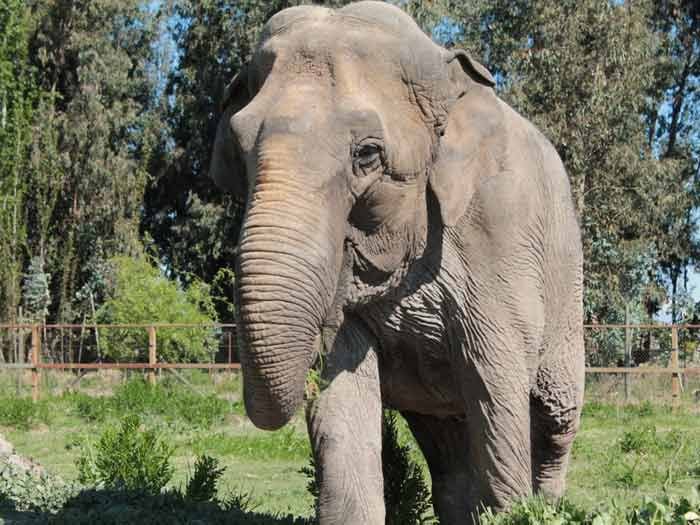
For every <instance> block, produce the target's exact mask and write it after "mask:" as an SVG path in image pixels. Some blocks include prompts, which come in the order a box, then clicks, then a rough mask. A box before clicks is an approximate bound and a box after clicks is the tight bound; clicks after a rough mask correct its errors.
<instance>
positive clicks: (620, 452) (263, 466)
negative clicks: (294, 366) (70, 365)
mask: <svg viewBox="0 0 700 525" xmlns="http://www.w3.org/2000/svg"><path fill="white" fill-rule="evenodd" d="M187 381H188V383H189V384H190V385H191V387H186V386H184V385H183V384H181V383H180V382H175V381H174V380H165V379H163V380H162V381H161V383H160V385H159V386H158V387H157V388H156V389H151V388H149V387H148V386H147V385H145V384H143V383H142V382H126V383H122V382H119V381H117V382H115V383H114V384H113V385H112V387H111V388H110V390H109V391H108V392H106V394H108V395H103V396H100V395H96V394H97V393H98V392H96V389H97V384H91V383H92V381H91V380H90V378H88V380H87V381H84V382H83V385H89V386H88V387H86V389H87V390H88V392H91V395H88V394H86V393H84V392H83V393H74V394H67V395H62V396H46V398H45V399H44V400H42V402H41V403H39V404H37V405H33V404H32V403H31V402H29V401H26V400H24V399H17V398H16V397H13V395H12V394H13V392H12V391H9V392H7V395H4V396H3V395H1V394H0V434H2V435H3V436H5V437H6V438H7V439H8V440H9V441H10V442H12V443H13V444H14V446H15V447H16V448H17V450H18V451H19V453H20V454H23V455H25V456H29V457H32V458H34V459H36V460H37V461H38V462H39V463H41V464H42V465H43V466H45V467H46V468H47V469H48V471H49V472H51V473H54V474H57V475H59V476H60V477H61V478H63V479H64V480H66V481H68V482H71V481H75V480H76V479H77V476H78V471H77V468H76V460H77V458H78V457H79V456H80V455H81V452H82V450H84V447H85V444H86V443H88V442H90V441H91V440H94V439H96V436H99V435H100V434H101V433H102V432H103V430H104V429H105V428H106V427H107V426H108V425H113V424H114V423H115V422H116V421H118V420H120V418H121V417H123V416H124V415H125V414H129V413H136V414H138V415H139V416H140V417H141V421H142V423H143V425H144V426H146V427H149V428H151V427H152V428H157V429H158V430H160V431H162V432H163V433H164V435H166V436H167V437H168V440H169V443H170V444H171V445H172V446H173V447H174V451H173V459H172V463H173V466H174V469H175V476H174V477H173V479H172V481H171V482H170V485H169V487H171V488H172V487H181V488H184V486H185V484H186V480H187V479H188V478H189V477H191V475H192V473H193V471H194V463H195V457H196V456H197V455H200V454H207V455H209V456H213V457H215V458H217V459H218V460H219V462H220V466H221V467H224V469H225V470H224V472H223V474H222V476H221V479H220V480H219V488H220V494H222V495H223V496H224V497H225V496H226V495H227V494H228V495H230V494H234V493H239V492H245V493H249V494H251V497H252V500H253V501H255V502H256V504H257V505H258V507H256V510H259V511H260V512H267V513H281V514H284V515H286V514H292V515H294V516H308V515H310V514H311V513H312V504H313V503H312V497H311V495H310V494H309V493H308V492H307V490H306V483H307V479H306V477H305V476H304V475H303V474H301V473H300V472H299V471H300V469H301V468H302V467H304V466H305V465H307V463H308V458H309V445H308V439H307V436H306V430H305V425H304V423H303V420H302V418H297V419H296V420H294V421H293V423H292V425H291V426H288V427H286V428H284V429H282V430H279V431H277V432H263V431H260V430H258V429H256V428H254V427H253V426H252V424H251V423H250V422H249V421H248V420H247V419H246V417H245V415H244V413H243V410H242V407H241V403H240V384H239V382H238V379H237V377H236V376H225V377H224V378H223V379H222V380H219V381H216V382H215V383H214V384H212V381H210V379H209V376H208V375H207V374H206V373H197V372H192V373H191V374H189V375H188V376H187ZM13 388H14V387H13ZM193 389H194V390H193ZM637 389H638V390H640V391H641V390H642V389H641V387H640V386H639V385H637ZM195 390H196V392H195ZM688 395H689V398H690V392H689V393H688ZM591 397H592V398H593V399H594V401H591V402H589V403H588V404H587V405H586V407H585V409H584V414H583V418H582V426H581V430H580V432H579V434H578V437H577V439H576V441H575V444H574V449H573V454H572V459H571V465H570V470H569V478H568V491H567V499H568V501H569V502H570V503H571V505H573V507H572V508H576V509H586V511H594V510H595V509H597V508H600V507H601V504H603V503H605V505H607V506H610V505H614V506H616V507H617V508H620V509H626V508H628V507H630V506H631V505H638V504H640V502H641V501H642V498H643V497H644V496H650V497H658V496H659V495H660V494H661V493H665V494H666V495H667V496H668V497H671V498H673V497H680V496H683V495H687V494H688V493H689V492H690V490H691V489H692V488H693V487H695V486H697V485H698V483H700V419H699V418H698V417H697V414H696V412H697V409H696V407H697V406H696V405H694V404H693V402H692V401H690V400H687V401H686V402H685V403H684V407H683V408H682V409H681V410H680V411H678V412H673V411H671V410H670V409H669V408H668V407H666V406H662V405H655V404H652V403H651V402H648V401H647V402H641V403H636V404H633V405H627V406H625V405H620V404H612V403H609V402H604V401H601V400H600V399H602V398H601V397H600V396H591ZM399 431H400V434H401V439H403V440H404V441H406V440H409V439H410V438H409V432H408V429H407V428H406V426H405V424H401V425H400V426H399ZM411 446H412V450H413V453H414V454H415V455H416V456H419V452H418V450H417V447H416V446H415V444H412V445H411ZM423 464H424V463H423ZM533 505H534V506H533ZM524 508H526V509H529V510H527V512H531V511H532V512H533V513H534V514H537V513H538V512H543V513H545V514H546V513H547V512H549V511H548V510H546V509H545V508H544V507H542V506H541V505H539V506H538V504H537V503H533V504H530V506H529V507H528V506H527V505H526V506H525V507H524ZM533 509H534V510H533ZM565 510H566V509H565ZM571 512H573V511H571ZM513 523H515V522H513ZM517 523H521V522H520V521H517ZM522 523H527V522H522ZM542 523H549V522H547V521H543V522H542Z"/></svg>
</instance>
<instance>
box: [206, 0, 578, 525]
mask: <svg viewBox="0 0 700 525" xmlns="http://www.w3.org/2000/svg"><path fill="white" fill-rule="evenodd" d="M493 87H494V79H493V77H492V76H491V74H490V73H489V72H488V71H487V70H486V68H485V67H484V66H482V65H481V64H479V63H478V62H476V61H475V60H474V59H473V58H472V57H471V56H469V54H467V53H466V52H465V51H462V50H446V49H444V48H442V47H440V46H438V45H437V44H435V43H433V42H432V41H431V40H430V38H428V37H427V36H426V35H425V34H424V33H423V32H422V31H421V30H420V29H419V27H418V26H417V25H416V23H415V22H414V21H413V20H412V19H411V18H410V17H409V16H408V15H406V14H405V13H403V12H402V11H401V10H400V9H399V8H397V7H394V6H392V5H389V4H386V3H382V2H358V3H354V4H350V5H347V6H345V7H343V8H342V9H338V10H331V9H327V8H324V7H319V6H302V7H293V8H289V9H286V10H284V11H281V12H280V13H278V14H276V15H275V16H273V17H272V18H271V19H270V20H269V21H268V22H267V24H266V25H265V27H264V28H263V31H262V35H261V38H260V42H259V45H258V46H257V48H256V51H255V53H254V55H253V57H252V59H251V61H250V63H249V64H247V65H246V66H245V67H244V68H243V69H242V70H241V71H240V72H239V73H238V75H237V76H236V77H235V78H234V79H233V80H232V81H231V83H230V85H229V86H228V87H227V90H226V93H225V95H224V98H225V102H224V110H223V116H222V118H221V120H220V123H219V127H218V131H217V137H216V141H215V144H214V150H213V157H212V161H211V168H210V172H211V176H212V177H213V178H214V180H215V181H216V183H217V184H218V185H219V186H220V187H221V188H223V189H225V190H228V191H231V192H233V193H235V194H237V195H238V196H240V197H241V199H243V200H245V202H246V211H245V216H244V219H243V223H242V228H241V232H240V239H239V246H238V252H237V256H236V259H237V260H236V261H235V268H236V276H237V284H236V301H237V304H238V309H237V322H238V326H239V343H240V347H241V363H242V368H243V377H244V398H245V405H246V409H247V412H248V415H249V417H250V418H251V420H252V421H253V423H254V424H255V425H257V426H258V427H260V428H263V429H276V428H278V427H281V426H282V425H284V424H285V423H287V422H288V421H289V420H290V418H291V417H292V416H293V415H294V414H295V413H297V411H298V409H299V408H300V406H301V405H302V403H303V402H304V399H305V385H306V380H307V376H308V374H309V371H310V369H312V368H314V367H316V369H320V375H321V380H320V382H319V384H320V389H319V391H318V393H317V395H315V396H310V397H309V396H307V422H308V429H309V435H310V438H311V442H312V448H313V451H314V455H315V458H316V464H317V479H318V482H319V485H320V497H319V505H318V507H319V508H318V509H317V510H318V514H319V520H320V523H321V524H323V525H326V524H340V523H342V524H365V525H367V524H383V523H384V520H385V510H384V502H383V489H382V488H383V480H382V465H381V453H380V452H381V451H380V448H381V441H382V440H381V412H382V405H384V406H387V407H393V408H395V409H397V410H399V411H400V412H401V413H402V414H403V415H404V417H405V418H406V420H407V421H408V424H409V426H410V428H411V431H412V432H413V434H414V435H415V437H416V440H417V442H418V444H419V446H420V448H421V449H422V451H423V453H424V454H425V457H426V460H427V463H428V466H429V469H430V474H431V478H432V484H433V500H434V506H435V510H436V513H437V514H438V516H439V518H440V520H441V523H442V524H443V525H450V524H461V523H468V522H471V520H472V519H474V518H473V515H474V513H475V512H476V511H478V510H479V509H480V507H481V506H482V505H489V506H492V507H493V508H495V509H503V508H506V507H507V506H508V504H509V502H511V501H513V500H514V499H515V498H518V497H520V496H526V495H528V494H531V493H532V492H541V493H544V494H545V495H547V496H550V497H558V496H560V495H561V494H562V491H563V490H564V483H565V474H566V470H567V464H568V460H569V454H570V451H571V445H572V441H573V439H574V435H575V434H576V431H577V428H578V425H579V415H580V411H581V406H582V402H583V385H584V358H583V335H582V249H581V241H580V231H579V226H578V223H577V218H576V215H575V211H574V208H573V204H572V198H571V192H570V188H569V183H568V179H567V175H566V172H565V171H564V168H563V166H562V163H561V161H560V159H559V157H558V155H557V153H556V152H555V150H554V148H553V147H552V145H551V144H550V143H549V142H548V141H547V140H546V139H545V138H544V136H543V135H541V134H540V133H539V132H538V131H537V130H536V129H535V128H534V126H533V125H532V124H530V123H529V122H528V121H527V120H525V119H524V118H523V117H521V116H520V115H518V114H517V113H516V112H515V111H514V110H513V109H511V108H510V107H509V106H507V105H506V104H505V103H504V102H502V101H501V100H500V99H499V98H498V97H497V96H496V94H495V92H494V90H493Z"/></svg>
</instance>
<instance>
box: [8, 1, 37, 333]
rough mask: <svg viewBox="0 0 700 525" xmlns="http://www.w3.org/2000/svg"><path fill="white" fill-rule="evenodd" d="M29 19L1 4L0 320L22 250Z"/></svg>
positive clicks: (16, 289)
mask: <svg viewBox="0 0 700 525" xmlns="http://www.w3.org/2000/svg"><path fill="white" fill-rule="evenodd" d="M31 24H32V20H31V16H30V13H29V11H28V10H27V9H26V8H25V5H24V2H23V1H22V0H6V1H5V2H3V4H2V5H0V322H3V321H14V320H16V319H17V312H18V306H19V304H20V298H21V280H22V270H23V264H24V262H25V255H26V251H25V245H26V235H27V231H26V227H25V221H24V213H23V208H24V204H25V196H26V192H27V181H26V179H25V177H24V173H23V172H24V169H25V166H26V159H27V145H28V143H29V141H30V137H31V118H32V105H33V103H34V100H35V97H36V89H35V87H34V85H33V77H32V71H31V68H30V67H29V65H28V60H27V58H28V53H29V50H28V45H27V42H28V35H29V32H30V30H31Z"/></svg>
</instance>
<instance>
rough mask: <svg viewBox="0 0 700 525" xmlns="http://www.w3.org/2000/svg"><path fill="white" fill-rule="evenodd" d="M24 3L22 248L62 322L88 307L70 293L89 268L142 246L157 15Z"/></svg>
mask: <svg viewBox="0 0 700 525" xmlns="http://www.w3.org/2000/svg"><path fill="white" fill-rule="evenodd" d="M25 6H26V7H25V9H26V10H27V12H29V13H32V16H33V20H34V21H35V23H34V25H33V28H32V29H33V31H32V32H31V34H30V35H28V47H29V53H28V57H27V60H28V63H29V64H30V65H31V66H32V67H33V68H34V70H35V71H36V83H37V85H38V87H39V89H40V90H41V94H40V97H39V98H40V102H39V103H38V104H37V107H36V111H35V114H34V117H35V119H34V121H33V133H32V137H31V139H32V140H31V144H30V148H29V155H28V159H27V161H28V169H27V171H26V175H25V180H26V182H27V194H26V203H25V211H26V219H25V221H26V226H27V249H28V251H29V253H30V254H31V255H32V256H41V257H43V259H44V261H45V264H46V270H45V271H46V272H47V273H48V274H50V275H51V276H52V280H51V295H52V300H51V310H50V315H49V317H50V319H52V320H58V321H64V322H68V321H73V320H79V319H80V318H82V317H83V316H85V315H89V314H90V311H91V305H90V303H89V302H86V301H84V300H82V299H79V298H78V297H76V292H77V291H78V290H81V289H84V287H85V285H86V284H88V283H89V281H90V280H91V278H92V276H91V274H90V272H89V271H88V268H89V265H92V266H93V267H94V266H96V264H95V262H96V261H100V260H106V259H108V258H110V257H112V256H114V255H132V254H136V253H138V252H139V250H140V247H141V242H140V238H139V230H138V226H139V217H140V210H141V203H142V200H143V192H144V188H145V184H146V180H147V177H148V174H147V167H148V163H149V162H150V158H151V150H152V149H153V144H154V143H155V142H156V141H157V140H158V134H159V130H158V119H157V117H156V113H157V104H158V102H157V99H155V98H154V97H153V92H154V89H155V85H156V78H155V75H154V74H153V72H154V69H155V68H153V67H152V64H154V62H155V60H156V56H155V54H156V49H157V46H156V45H155V43H156V42H157V39H158V38H159V24H160V20H161V19H160V17H159V16H158V13H156V12H154V10H153V9H152V8H149V6H148V5H146V4H145V3H144V2H141V1H139V0H95V1H92V2H66V1H65V0H50V1H47V2H43V1H42V2H38V1H30V2H25ZM87 295H88V296H89V295H90V294H87ZM91 299H93V301H94V302H96V303H98V305H99V299H100V298H99V297H96V296H95V294H93V296H92V297H91Z"/></svg>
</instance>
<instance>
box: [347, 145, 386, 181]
mask: <svg viewBox="0 0 700 525" xmlns="http://www.w3.org/2000/svg"><path fill="white" fill-rule="evenodd" d="M381 164H382V147H381V146H380V145H379V144H377V143H376V142H365V143H362V144H358V145H357V147H356V148H355V151H354V154H353V165H354V168H355V174H356V175H358V176H359V177H363V176H365V175H368V174H369V173H371V172H372V171H374V170H376V169H377V168H378V167H379V166H381Z"/></svg>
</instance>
